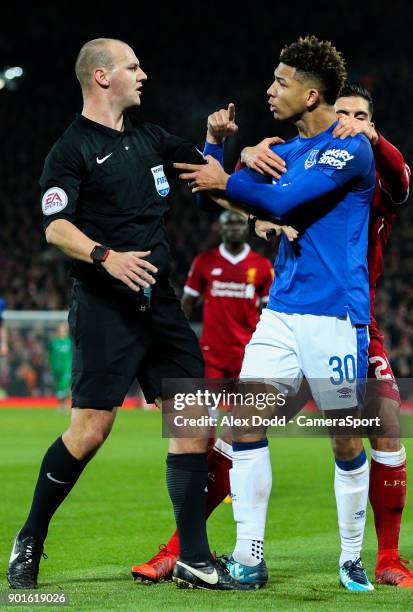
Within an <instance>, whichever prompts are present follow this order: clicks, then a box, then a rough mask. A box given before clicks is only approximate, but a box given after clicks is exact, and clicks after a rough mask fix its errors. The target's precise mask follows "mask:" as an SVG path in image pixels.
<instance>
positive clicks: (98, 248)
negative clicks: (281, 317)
mask: <svg viewBox="0 0 413 612" xmlns="http://www.w3.org/2000/svg"><path fill="white" fill-rule="evenodd" d="M109 253H110V249H109V247H106V246H103V244H97V245H95V246H94V247H93V249H92V252H91V254H90V256H91V258H92V261H93V265H94V266H97V267H98V268H100V266H101V265H102V263H103V262H104V261H106V259H107V258H108V255H109Z"/></svg>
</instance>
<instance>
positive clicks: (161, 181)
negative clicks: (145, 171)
mask: <svg viewBox="0 0 413 612" xmlns="http://www.w3.org/2000/svg"><path fill="white" fill-rule="evenodd" d="M151 172H152V176H153V180H154V181H155V187H156V191H157V192H158V193H159V195H160V196H162V197H163V198H164V197H165V196H167V195H168V193H169V183H168V179H167V178H166V176H165V172H164V170H163V166H162V165H160V166H154V167H153V168H151Z"/></svg>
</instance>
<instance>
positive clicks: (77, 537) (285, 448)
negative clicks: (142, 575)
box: [0, 410, 413, 612]
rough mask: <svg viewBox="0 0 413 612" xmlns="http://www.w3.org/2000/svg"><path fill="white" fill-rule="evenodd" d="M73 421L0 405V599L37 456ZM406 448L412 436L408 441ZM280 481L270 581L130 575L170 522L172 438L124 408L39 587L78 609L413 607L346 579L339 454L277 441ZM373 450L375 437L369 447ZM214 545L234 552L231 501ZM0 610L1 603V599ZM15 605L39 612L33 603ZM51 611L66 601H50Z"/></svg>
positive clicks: (405, 551)
mask: <svg viewBox="0 0 413 612" xmlns="http://www.w3.org/2000/svg"><path fill="white" fill-rule="evenodd" d="M67 421H68V417H67V416H64V415H61V414H59V413H57V412H55V411H51V410H1V411H0V432H1V433H0V483H1V490H0V499H1V501H0V567H1V568H2V569H1V578H0V595H4V593H1V592H3V591H5V590H6V589H7V583H6V580H5V577H4V576H5V571H6V567H7V561H8V557H9V555H10V549H11V545H12V541H13V539H14V536H15V533H16V532H17V530H18V529H19V527H20V526H21V524H22V522H23V521H24V519H25V517H26V514H27V511H28V508H29V504H30V501H31V496H32V490H33V486H34V483H35V480H36V477H37V473H38V468H39V463H40V461H41V459H42V456H43V454H44V451H45V449H46V448H47V446H48V445H49V444H50V443H51V442H52V441H53V440H54V439H55V438H56V437H57V436H58V435H59V434H60V433H61V432H62V430H63V429H64V428H65V427H66V424H67ZM405 445H406V449H407V452H408V454H410V456H412V455H413V441H412V440H407V441H406V442H405ZM270 446H271V451H272V462H273V469H274V484H273V493H272V499H271V502H270V507H269V514H268V525H267V537H266V544H265V555H266V559H267V563H268V567H269V571H270V581H269V584H268V586H267V587H266V588H264V589H262V590H260V591H256V592H249V593H218V592H217V593H214V592H210V591H198V590H196V591H182V590H179V589H177V588H176V587H175V585H174V584H172V583H169V582H165V583H161V584H158V585H144V584H139V583H134V582H133V580H132V578H131V576H130V574H129V571H130V567H131V566H132V565H133V564H135V563H138V562H143V561H145V560H146V559H147V558H149V557H151V556H152V555H153V554H154V553H155V551H156V549H157V546H158V544H160V543H164V542H166V540H167V539H168V537H169V535H170V533H171V532H172V530H173V528H174V521H173V517H172V509H171V505H170V502H169V498H168V495H167V491H166V485H165V455H166V449H167V441H166V440H163V439H162V438H161V422H160V417H159V415H158V414H157V413H151V412H142V411H121V412H120V414H119V415H118V417H117V421H116V423H115V427H114V430H113V432H112V434H111V436H110V438H109V439H108V441H107V442H106V444H105V446H104V447H103V448H102V449H101V451H100V452H99V454H98V455H97V457H95V459H94V460H93V461H92V462H91V464H90V465H89V466H88V467H87V469H86V471H85V472H84V474H83V475H82V477H81V479H80V481H79V482H78V484H77V485H76V487H75V489H74V490H73V491H72V492H71V494H70V495H69V497H68V498H67V500H66V501H65V503H64V504H63V506H62V507H61V508H60V509H59V510H58V512H57V514H56V515H55V517H54V520H53V522H52V525H51V528H50V531H49V536H48V539H47V542H46V547H45V550H46V552H47V554H48V556H49V558H48V560H43V561H42V562H41V566H40V580H39V583H40V588H39V592H61V591H65V592H67V593H68V595H69V599H70V607H71V608H72V609H77V610H101V609H105V610H128V611H130V610H145V611H146V610H160V609H161V608H164V609H165V610H168V612H174V611H175V610H184V609H189V610H208V612H209V611H210V610H211V608H214V609H215V610H226V611H228V610H239V609H240V608H242V610H243V612H247V611H250V610H262V609H264V608H268V609H281V610H329V611H330V610H348V609H349V608H350V607H354V608H355V609H357V610H360V611H363V612H364V610H386V611H387V610H411V609H413V604H412V602H413V591H412V590H411V589H405V590H403V589H396V588H394V587H384V586H378V587H377V588H376V591H374V592H373V593H348V592H345V591H344V590H343V589H340V588H339V586H338V571H337V558H338V550H339V539H338V531H337V525H336V521H337V519H336V510H335V501H334V494H333V473H334V469H333V466H334V464H333V460H332V456H331V451H330V448H329V441H328V440H326V439H304V438H303V439H277V440H274V439H273V440H272V441H271V442H270ZM367 446H368V444H367ZM412 508H413V495H412V491H411V490H410V494H409V499H408V505H407V508H406V510H405V513H404V522H403V527H402V534H401V543H402V545H401V551H402V555H405V556H407V557H409V556H410V558H412V557H413V512H412ZM209 537H210V543H211V547H212V548H213V549H215V550H217V552H219V553H221V552H230V551H231V550H232V545H233V543H234V537H235V528H234V523H233V520H232V509H231V506H227V505H221V506H220V507H219V508H217V510H216V511H215V512H214V514H213V515H212V517H211V519H210V521H209ZM375 552H376V541H375V532H374V527H373V520H372V514H371V511H370V510H369V514H368V521H367V529H366V537H365V544H364V554H363V560H364V563H365V565H366V566H367V568H368V571H369V576H370V578H371V579H373V577H374V561H375ZM0 608H2V609H5V608H4V606H3V605H1V604H0ZM18 609H25V610H35V609H39V607H38V606H29V605H25V606H24V607H23V606H22V607H19V608H18ZM48 609H49V610H50V609H56V610H59V609H62V608H61V607H50V606H48Z"/></svg>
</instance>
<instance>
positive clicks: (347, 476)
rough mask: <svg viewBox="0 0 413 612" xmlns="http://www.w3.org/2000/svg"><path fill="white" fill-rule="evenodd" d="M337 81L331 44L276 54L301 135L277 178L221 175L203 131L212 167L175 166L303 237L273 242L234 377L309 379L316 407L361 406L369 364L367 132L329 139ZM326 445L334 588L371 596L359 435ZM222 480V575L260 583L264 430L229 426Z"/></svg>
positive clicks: (338, 67) (277, 82)
mask: <svg viewBox="0 0 413 612" xmlns="http://www.w3.org/2000/svg"><path fill="white" fill-rule="evenodd" d="M345 78H346V71H345V65H344V60H343V58H342V56H341V54H340V53H339V52H338V51H337V50H336V49H335V47H334V46H333V45H332V44H331V43H330V42H327V41H319V40H318V39H317V38H316V37H315V36H307V37H305V38H300V39H299V40H298V41H297V42H295V43H292V44H291V45H288V46H286V47H284V49H283V50H282V52H281V55H280V64H279V65H278V67H277V68H276V70H275V79H274V82H273V84H272V85H271V87H270V88H269V89H268V91H267V94H268V98H269V104H270V109H271V112H272V113H273V114H274V118H275V119H279V120H287V121H290V122H293V123H294V124H295V125H296V127H297V129H298V132H299V135H298V136H297V137H296V138H293V139H292V140H289V141H288V142H286V143H280V144H277V145H276V146H274V147H273V151H274V152H275V153H277V155H278V156H280V157H281V158H282V159H283V160H284V162H285V166H286V168H285V172H283V173H282V174H281V175H280V178H279V179H278V180H273V182H272V183H271V182H269V178H268V177H265V176H263V175H261V174H259V173H257V172H255V171H253V170H250V169H247V168H245V169H242V170H241V171H239V172H236V173H234V174H232V175H231V176H228V174H226V173H225V171H224V170H223V167H222V165H221V163H220V162H221V161H222V158H223V152H222V143H223V140H224V138H225V134H222V133H221V134H217V133H216V134H214V133H211V130H209V131H208V134H207V143H206V147H205V151H204V153H205V154H206V155H207V157H206V159H207V160H208V162H209V163H208V164H207V165H205V166H194V165H189V164H177V165H176V167H178V168H180V169H181V170H183V171H184V172H183V173H182V174H181V178H182V179H184V180H189V181H190V184H191V186H192V188H193V191H194V192H204V191H207V192H208V195H209V197H211V198H212V199H214V200H215V201H216V202H217V203H218V204H220V205H221V206H223V207H225V208H230V209H232V210H237V211H240V210H242V211H243V212H244V214H246V212H251V211H255V213H256V211H258V210H260V211H262V212H263V213H265V214H270V215H271V216H272V217H273V218H275V219H276V220H277V223H278V222H279V223H281V224H285V225H291V226H293V227H295V228H296V229H297V230H298V231H299V237H298V239H297V240H296V241H295V242H294V243H291V242H289V241H288V240H287V239H285V238H284V237H282V238H281V243H280V248H279V252H278V256H277V260H276V262H275V271H276V276H275V279H274V282H273V285H272V288H271V291H270V301H269V304H268V307H267V308H266V309H265V310H264V311H263V313H262V315H261V319H260V321H259V323H258V325H257V328H256V331H255V333H254V334H253V336H252V338H251V341H250V343H249V344H248V345H247V347H246V351H245V356H244V361H243V365H242V370H241V373H240V379H241V380H242V381H243V382H248V381H250V382H253V383H254V384H255V383H256V382H257V381H263V382H265V383H267V384H268V383H270V384H272V385H274V386H275V387H277V388H278V389H280V390H282V391H284V392H285V393H287V394H294V393H296V392H297V391H298V389H299V387H300V384H301V381H302V378H303V376H305V377H306V378H307V380H308V382H309V384H310V387H311V391H312V394H313V397H314V399H315V401H316V403H317V404H318V406H319V408H320V409H322V410H337V409H343V408H345V409H355V408H357V407H358V406H359V405H360V404H361V399H362V397H361V393H360V391H362V388H363V385H362V384H360V383H363V382H364V380H365V378H366V375H367V367H368V354H367V351H368V343H369V339H368V329H367V325H368V323H369V321H370V300H369V280H368V268H367V239H368V219H369V209H370V203H371V198H372V195H373V191H374V186H375V168H374V158H373V153H372V149H371V145H370V143H369V141H368V139H367V138H366V137H365V136H363V135H358V136H356V137H354V138H348V139H345V140H338V139H335V138H334V137H333V130H334V127H335V126H336V120H337V119H336V115H335V111H334V106H333V105H334V102H335V100H336V98H337V96H338V93H339V90H340V88H341V87H342V86H343V84H344V82H345ZM208 154H209V155H208ZM211 154H212V155H211ZM333 450H334V453H335V457H336V466H335V483H334V488H335V494H336V501H337V511H338V523H339V531H340V538H341V554H340V559H339V574H340V582H341V584H342V585H343V586H344V587H345V588H347V589H348V590H352V591H371V590H373V586H372V584H371V583H370V581H369V580H368V578H367V574H366V571H365V569H364V568H363V566H362V563H361V559H360V554H361V546H362V539H363V534H364V526H365V518H366V507H367V498H368V462H367V457H366V454H365V451H364V449H363V446H362V442H361V439H360V438H359V437H358V436H354V437H351V438H350V437H349V438H343V437H342V436H340V435H339V434H333ZM230 481H231V493H232V496H233V511H234V518H235V521H236V523H237V542H236V546H235V549H234V551H233V553H232V555H231V556H230V558H229V560H228V569H229V571H230V573H231V575H232V576H234V577H235V578H236V579H238V580H240V581H242V582H249V583H254V584H256V586H257V587H259V586H262V585H263V584H264V583H265V582H266V580H267V576H268V574H267V570H266V566H265V561H264V557H263V540H264V531H265V522H266V512H267V506H268V499H269V495H270V491H271V484H272V474H271V464H270V457H269V450H268V441H267V439H266V437H265V430H263V429H262V428H261V429H259V428H256V429H255V430H254V429H252V430H251V429H250V430H249V432H248V434H246V433H245V432H240V431H233V468H232V470H231V472H230Z"/></svg>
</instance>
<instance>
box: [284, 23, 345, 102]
mask: <svg viewBox="0 0 413 612" xmlns="http://www.w3.org/2000/svg"><path fill="white" fill-rule="evenodd" d="M280 62H282V63H283V64H287V66H291V67H293V68H296V70H297V72H298V73H299V76H302V77H304V78H310V79H314V80H315V81H316V83H317V85H318V88H319V90H320V94H322V96H323V97H324V100H325V101H326V102H327V104H334V102H335V101H336V99H337V96H338V93H339V91H340V89H341V87H342V86H343V84H344V82H345V80H346V78H347V72H346V67H345V60H344V58H343V56H342V54H341V53H340V51H337V49H336V48H335V47H334V46H333V44H332V43H331V42H330V41H328V40H318V38H317V37H316V36H314V35H311V36H310V35H309V36H305V37H304V38H303V37H301V36H300V38H299V39H298V40H297V41H296V42H293V43H292V44H291V45H286V46H285V47H284V48H283V49H282V51H281V53H280Z"/></svg>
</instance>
